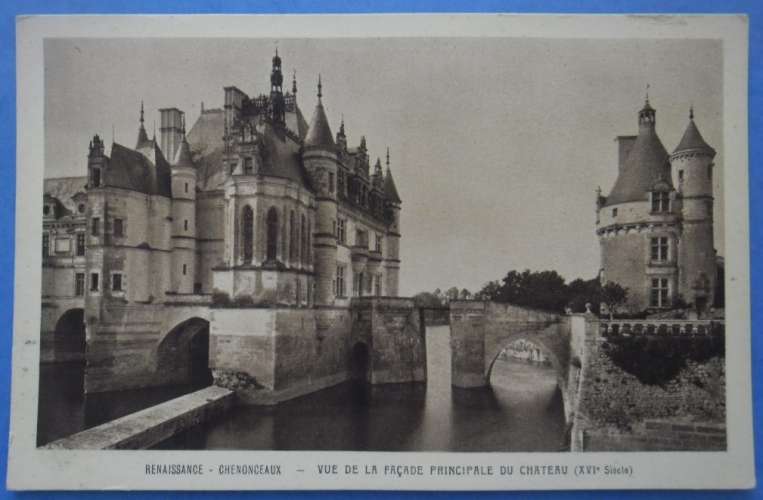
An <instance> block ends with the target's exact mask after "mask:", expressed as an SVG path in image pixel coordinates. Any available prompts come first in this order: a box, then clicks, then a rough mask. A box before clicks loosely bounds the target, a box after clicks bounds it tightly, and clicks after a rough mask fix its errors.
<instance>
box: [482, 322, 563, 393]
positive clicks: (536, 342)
mask: <svg viewBox="0 0 763 500" xmlns="http://www.w3.org/2000/svg"><path fill="white" fill-rule="evenodd" d="M522 341H524V342H526V343H527V344H530V345H532V346H535V348H536V349H537V350H538V351H539V353H540V354H541V355H543V356H545V357H546V359H548V361H549V362H550V363H551V367H552V368H553V369H554V371H555V372H556V374H557V381H558V382H562V381H563V380H564V379H565V377H566V374H567V367H566V366H562V365H561V364H560V361H559V357H558V356H557V355H556V354H555V353H554V350H553V349H552V348H550V347H549V346H548V345H547V342H544V341H543V339H539V338H537V337H534V336H533V335H525V334H522V333H519V334H516V335H513V336H511V337H509V338H506V339H504V340H503V342H502V343H500V344H498V346H497V348H496V350H495V351H494V352H490V353H487V354H486V360H487V361H488V365H487V367H486V369H485V380H486V381H487V383H488V384H490V376H491V374H492V372H493V366H494V365H495V362H496V361H497V360H498V357H499V356H500V355H501V353H502V352H504V351H505V350H507V349H508V348H510V347H511V346H512V345H516V344H517V343H519V342H522ZM560 388H561V387H560Z"/></svg>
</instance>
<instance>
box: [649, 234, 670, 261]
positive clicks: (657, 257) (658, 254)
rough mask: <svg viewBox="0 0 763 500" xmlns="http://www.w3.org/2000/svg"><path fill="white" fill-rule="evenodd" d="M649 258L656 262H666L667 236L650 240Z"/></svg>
mask: <svg viewBox="0 0 763 500" xmlns="http://www.w3.org/2000/svg"><path fill="white" fill-rule="evenodd" d="M651 258H652V260H653V261H656V262H666V261H667V260H668V238H667V236H658V237H656V238H652V244H651Z"/></svg>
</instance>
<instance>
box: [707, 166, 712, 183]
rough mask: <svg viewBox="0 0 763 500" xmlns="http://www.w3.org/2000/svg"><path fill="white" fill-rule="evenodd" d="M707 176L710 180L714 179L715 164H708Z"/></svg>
mask: <svg viewBox="0 0 763 500" xmlns="http://www.w3.org/2000/svg"><path fill="white" fill-rule="evenodd" d="M707 178H708V180H713V164H712V163H711V164H710V165H708V166H707Z"/></svg>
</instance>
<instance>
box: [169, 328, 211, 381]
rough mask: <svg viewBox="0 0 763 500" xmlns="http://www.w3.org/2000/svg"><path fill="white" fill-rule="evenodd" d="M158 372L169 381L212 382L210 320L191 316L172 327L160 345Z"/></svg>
mask: <svg viewBox="0 0 763 500" xmlns="http://www.w3.org/2000/svg"><path fill="white" fill-rule="evenodd" d="M156 371H157V373H158V374H160V376H161V377H162V379H163V380H166V381H167V383H169V384H191V385H193V386H197V387H205V386H207V385H210V384H211V383H212V371H211V370H210V368H209V321H208V320H206V319H205V318H200V317H192V318H189V319H186V320H184V321H181V322H180V323H178V324H177V325H175V326H174V327H173V328H172V329H170V330H169V331H168V332H167V333H166V334H165V335H164V336H163V337H162V338H161V340H160V342H159V343H158V344H157V347H156Z"/></svg>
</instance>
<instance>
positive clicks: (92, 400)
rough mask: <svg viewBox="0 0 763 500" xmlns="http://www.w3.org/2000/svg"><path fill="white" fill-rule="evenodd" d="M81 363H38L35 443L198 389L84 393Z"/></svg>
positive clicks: (173, 387)
mask: <svg viewBox="0 0 763 500" xmlns="http://www.w3.org/2000/svg"><path fill="white" fill-rule="evenodd" d="M84 378H85V366H84V364H83V363H54V364H41V365H40V385H39V399H38V401H39V405H38V409H37V415H38V418H37V446H41V445H44V444H47V443H49V442H51V441H55V440H56V439H60V438H62V437H66V436H70V435H72V434H75V433H77V432H80V431H83V430H85V429H89V428H90V427H95V426H96V425H100V424H103V423H105V422H108V421H110V420H114V419H116V418H119V417H122V416H124V415H127V414H129V413H133V412H136V411H139V410H142V409H144V408H148V407H149V406H153V405H156V404H159V403H162V402H164V401H167V400H169V399H172V398H176V397H178V396H181V395H183V394H187V393H189V392H192V391H194V390H196V389H198V388H199V386H198V385H184V386H170V387H153V388H146V389H135V390H127V391H115V392H105V393H98V394H87V395H85V394H84V391H83V387H84Z"/></svg>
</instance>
